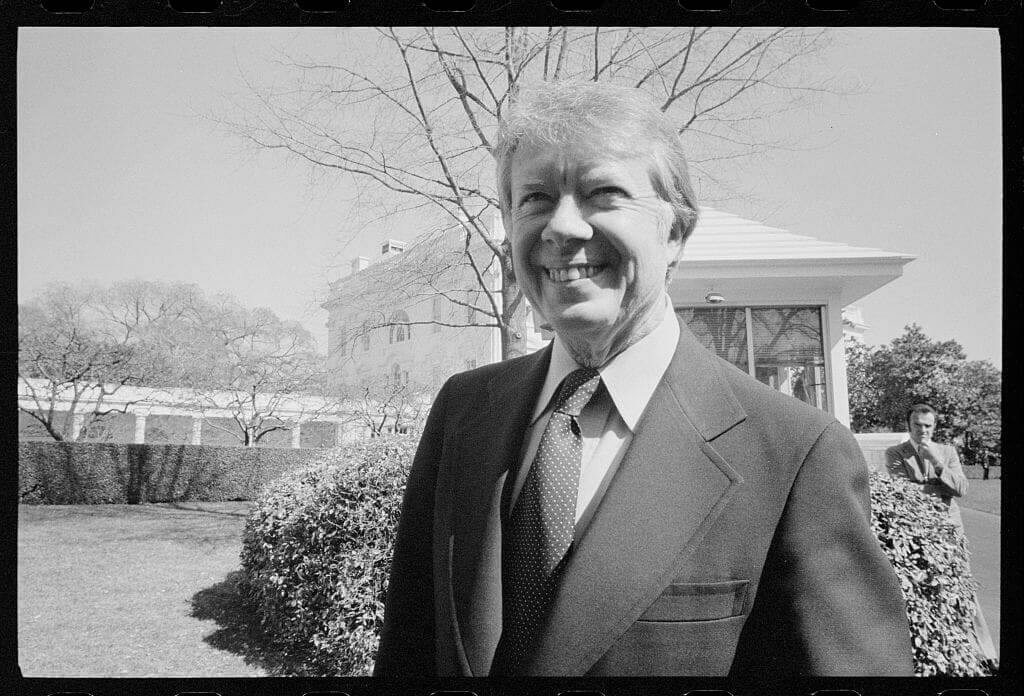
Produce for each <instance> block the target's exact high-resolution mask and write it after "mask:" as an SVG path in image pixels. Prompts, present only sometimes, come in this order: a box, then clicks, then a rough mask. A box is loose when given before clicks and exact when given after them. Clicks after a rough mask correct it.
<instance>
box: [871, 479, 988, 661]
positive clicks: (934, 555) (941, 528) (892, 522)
mask: <svg viewBox="0 0 1024 696" xmlns="http://www.w3.org/2000/svg"><path fill="white" fill-rule="evenodd" d="M871 527H872V529H873V531H874V532H875V535H876V536H877V537H878V541H879V543H880V544H881V545H882V549H884V550H885V553H886V555H888V557H889V560H890V562H892V565H893V568H894V569H895V570H896V575H897V576H898V577H899V581H900V589H902V590H903V598H904V599H905V600H906V602H907V617H908V618H909V620H910V635H911V642H912V643H913V646H914V669H915V672H916V674H918V675H920V676H933V675H948V676H985V675H988V674H989V673H990V672H989V670H988V668H987V666H986V665H985V664H984V663H983V661H982V660H983V656H981V655H979V654H978V653H977V651H976V650H975V647H974V642H973V635H974V627H973V617H974V610H975V607H974V593H975V590H976V584H975V582H974V580H973V578H972V577H971V572H970V565H969V558H970V555H969V552H968V550H967V541H966V539H965V537H964V534H963V531H962V530H961V529H960V528H959V527H957V526H956V525H955V524H953V523H952V522H950V520H949V513H948V510H947V508H946V507H945V505H943V504H942V502H941V501H939V500H937V499H936V498H934V497H933V496H930V495H926V494H925V493H923V492H922V491H921V489H920V487H919V486H917V485H915V484H912V483H910V482H909V481H906V480H905V479H901V478H890V477H888V476H886V475H880V474H877V473H873V474H872V475H871Z"/></svg>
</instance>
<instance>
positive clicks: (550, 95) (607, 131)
mask: <svg viewBox="0 0 1024 696" xmlns="http://www.w3.org/2000/svg"><path fill="white" fill-rule="evenodd" d="M524 147H540V148H544V149H562V150H564V149H567V148H570V147H578V148H582V149H583V151H584V152H586V151H588V150H591V151H593V152H597V153H601V154H607V155H610V156H615V157H644V158H647V159H649V160H650V163H651V183H652V185H653V186H654V189H655V191H657V193H658V195H659V196H660V197H661V198H662V199H663V200H665V201H666V202H667V203H668V204H669V205H671V206H672V211H673V214H674V216H675V219H674V222H673V225H672V232H673V235H674V236H677V237H678V239H679V240H680V241H681V242H685V241H686V240H687V238H689V236H690V234H691V233H692V232H693V228H694V227H695V226H696V225H697V217H698V209H697V200H696V196H695V194H694V191H693V185H692V183H691V182H690V173H689V166H688V164H687V162H686V155H685V153H684V152H683V145H682V142H681V140H680V138H679V133H678V131H677V130H676V127H675V126H674V125H673V124H672V123H671V121H670V120H669V119H668V117H667V116H665V114H664V113H663V112H662V111H661V110H660V109H659V108H658V107H657V106H656V105H655V104H654V102H653V101H652V99H651V97H650V96H649V95H648V94H647V93H646V92H644V91H642V90H639V89H633V88H629V87H619V86H617V85H612V84H609V83H607V82H543V83H539V84H536V85H532V86H528V87H523V88H521V89H520V91H519V92H518V93H517V94H516V95H515V97H514V98H513V100H512V103H511V106H510V108H509V110H508V111H507V112H506V113H505V114H504V116H503V117H502V119H501V121H500V122H499V124H498V133H497V138H496V141H495V143H494V146H493V148H492V154H493V155H494V159H495V161H496V164H497V172H498V201H499V204H500V206H501V213H502V217H503V218H504V219H505V227H506V229H510V213H511V209H512V201H511V196H512V191H511V181H510V179H511V168H512V159H513V157H514V155H515V153H516V152H517V151H518V150H520V149H522V148H524ZM673 265H674V264H673Z"/></svg>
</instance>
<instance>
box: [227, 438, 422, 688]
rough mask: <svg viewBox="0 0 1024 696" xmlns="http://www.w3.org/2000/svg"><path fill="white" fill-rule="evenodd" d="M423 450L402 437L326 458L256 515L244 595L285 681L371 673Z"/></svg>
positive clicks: (275, 489)
mask: <svg viewBox="0 0 1024 696" xmlns="http://www.w3.org/2000/svg"><path fill="white" fill-rule="evenodd" d="M415 445H416V442H415V440H413V439H411V438H409V437H403V436H400V435H399V436H385V437H380V438H372V439H368V440H365V441H363V442H358V443H352V444H350V445H347V446H346V447H345V448H343V449H342V450H340V451H339V450H337V449H335V450H326V451H323V452H322V454H321V456H320V457H319V459H318V461H317V462H316V463H315V464H314V465H312V466H311V467H310V468H308V469H307V470H305V471H300V472H293V473H291V474H288V475H285V476H284V477H282V478H281V479H279V480H278V481H276V482H275V483H274V484H273V486H272V487H271V488H269V489H268V490H267V491H266V492H265V494H264V495H263V496H261V497H260V498H259V499H258V500H257V501H256V504H255V505H254V506H253V509H252V511H251V512H250V515H249V518H248V520H247V522H246V526H245V533H244V535H243V542H242V570H243V576H244V579H243V580H242V582H241V589H242V592H243V593H244V595H245V596H246V597H247V598H248V600H249V602H250V603H251V604H252V607H253V609H254V611H255V613H256V615H257V616H258V617H259V620H260V624H261V626H262V627H263V629H264V632H265V633H266V634H267V635H268V636H269V637H270V638H271V640H272V642H273V643H274V652H275V653H276V654H278V655H284V656H285V658H284V659H283V660H281V663H282V664H283V665H284V666H283V667H282V669H283V670H284V672H285V673H286V674H292V675H300V676H345V675H354V676H366V675H369V674H370V671H371V670H372V667H373V659H374V655H375V654H376V652H377V644H378V633H379V631H380V627H381V625H382V623H383V618H384V590H385V587H386V585H387V575H388V569H389V568H390V565H391V549H392V546H393V543H394V534H395V526H396V524H397V522H398V513H399V508H400V506H401V497H402V489H403V488H404V486H405V477H406V473H407V471H408V467H409V464H410V462H411V460H412V456H413V454H414V452H415Z"/></svg>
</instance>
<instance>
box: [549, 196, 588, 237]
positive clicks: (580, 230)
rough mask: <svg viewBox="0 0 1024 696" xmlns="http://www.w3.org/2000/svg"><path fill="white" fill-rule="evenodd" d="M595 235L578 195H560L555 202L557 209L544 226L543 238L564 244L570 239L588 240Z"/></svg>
mask: <svg viewBox="0 0 1024 696" xmlns="http://www.w3.org/2000/svg"><path fill="white" fill-rule="evenodd" d="M592 235H593V230H592V229H591V227H590V223H588V222H587V221H586V219H585V218H584V217H583V211H582V210H580V206H579V203H578V201H577V200H576V197H575V196H573V195H570V194H566V195H564V196H562V197H560V198H559V199H558V201H557V203H556V204H555V209H554V211H552V213H551V217H550V218H549V219H548V224H547V225H545V226H544V231H543V232H542V233H541V238H542V239H544V240H545V241H550V242H554V243H556V244H558V245H559V246H562V245H564V244H565V243H566V242H568V241H570V240H587V239H590V237H591V236H592Z"/></svg>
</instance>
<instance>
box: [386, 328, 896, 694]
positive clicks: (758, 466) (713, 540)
mask: <svg viewBox="0 0 1024 696" xmlns="http://www.w3.org/2000/svg"><path fill="white" fill-rule="evenodd" d="M550 352H551V349H550V347H549V348H547V349H545V350H543V351H540V352H538V353H535V354H533V355H530V356H526V357H523V358H518V359H515V360H511V361H507V362H503V363H498V364H495V365H489V366H487V367H483V368H480V369H478V370H474V371H472V372H467V373H463V374H460V375H456V376H454V377H452V378H451V379H450V380H449V381H448V383H447V384H446V385H445V386H444V388H443V389H442V390H441V392H440V393H439V394H438V397H437V399H436V401H435V403H434V407H433V409H432V411H431V414H430V417H429V419H428V422H427V425H426V428H425V430H424V432H423V436H422V440H421V443H420V447H419V451H418V452H417V455H416V458H415V462H414V464H413V467H412V471H411V473H410V477H409V482H408V486H407V489H406V494H405V501H404V507H403V514H402V519H401V521H400V524H399V529H398V539H397V541H396V552H395V560H394V565H393V567H392V575H391V581H390V583H391V584H390V587H389V592H388V597H387V605H386V612H385V625H384V631H383V635H382V639H381V646H380V651H379V654H378V659H377V665H376V669H375V674H377V675H381V676H401V675H432V674H439V675H442V676H448V675H450V676H460V675H461V676H485V675H487V674H488V671H489V669H490V666H491V660H492V658H493V655H494V650H495V647H496V645H497V643H498V639H499V637H500V635H501V616H502V590H501V576H502V566H501V559H502V541H503V537H502V527H503V525H505V524H507V521H508V498H509V488H510V485H506V484H507V483H508V482H509V481H510V480H513V479H514V477H515V474H516V470H517V468H518V466H519V459H520V449H521V446H522V439H523V432H524V429H525V428H526V427H527V426H528V423H529V419H530V415H531V412H532V410H533V408H534V405H535V401H536V399H537V395H538V392H539V390H540V387H541V384H542V383H543V381H544V377H545V374H546V370H547V365H548V361H549V358H550ZM868 516H869V498H868V489H867V467H866V465H865V464H864V461H863V458H862V455H861V453H860V450H859V448H858V446H857V444H856V441H855V440H854V439H853V437H852V436H851V435H850V433H849V431H847V430H846V429H845V428H843V427H842V426H841V425H840V424H838V423H837V422H835V421H834V420H833V419H832V418H830V417H829V416H828V415H826V414H824V413H821V412H820V411H817V410H815V409H812V408H810V407H808V406H806V405H804V404H802V403H800V402H799V401H797V400H796V399H793V398H791V397H788V396H784V395H781V394H779V393H777V392H775V391H774V390H772V389H770V388H769V387H767V386H764V385H761V384H759V383H757V382H755V381H754V380H752V379H751V378H750V377H749V376H748V375H746V374H744V373H742V372H740V371H739V370H737V369H735V368H733V367H732V366H730V365H728V364H727V363H725V362H724V361H722V360H720V359H718V358H717V357H715V356H713V355H711V354H710V353H709V352H707V351H706V350H705V349H704V348H703V347H702V346H701V345H700V344H699V343H698V342H697V340H696V339H695V338H694V337H693V335H692V334H691V333H690V332H689V330H688V329H686V328H685V326H684V327H682V331H681V336H680V339H679V344H678V347H677V349H676V353H675V356H674V357H673V359H672V362H671V364H670V365H669V368H668V370H667V371H666V373H665V375H664V377H663V378H662V380H661V383H660V384H659V386H658V388H657V389H656V390H655V392H654V395H653V396H652V398H651V401H650V403H649V404H648V406H647V409H646V411H645V412H644V416H643V417H642V419H641V421H640V423H639V425H638V427H637V430H636V432H635V434H634V437H633V440H632V442H631V443H630V446H629V448H628V450H627V451H626V453H625V455H624V458H623V460H622V462H621V464H620V466H619V469H618V471H617V472H616V474H615V476H614V478H613V480H612V482H611V484H610V485H609V487H608V489H607V491H606V492H605V495H604V497H603V499H602V501H601V503H600V506H599V507H598V509H597V512H596V513H595V515H594V517H593V519H592V520H591V521H590V524H589V526H588V527H587V529H586V531H585V532H584V533H583V535H582V537H581V538H580V539H579V543H578V546H576V548H575V549H574V550H573V551H572V555H571V557H570V558H569V560H568V562H567V565H566V567H565V571H564V575H563V577H562V581H561V586H560V588H559V591H558V594H557V595H556V598H555V600H554V604H553V606H552V609H551V613H550V616H549V620H548V623H547V624H546V627H545V628H544V629H543V630H542V632H541V635H540V637H539V639H538V642H537V646H536V651H535V654H534V656H533V659H532V660H530V661H528V662H527V664H526V673H527V674H534V675H557V676H572V675H613V676H614V675H725V674H727V673H730V671H731V672H732V673H733V674H735V675H755V676H756V675H766V676H767V675H771V676H778V675H784V674H796V673H811V674H838V675H881V674H910V673H911V672H912V666H911V664H910V655H911V648H910V639H909V631H908V626H907V621H906V614H905V610H904V606H903V600H902V596H901V594H900V590H899V587H898V583H897V580H896V577H895V575H894V573H893V570H892V568H891V566H890V565H889V562H888V561H887V559H886V558H885V556H884V555H883V553H882V551H881V550H880V548H879V546H878V542H877V541H876V540H875V538H874V536H873V535H872V534H871V532H870V528H869V527H868V524H867V520H868Z"/></svg>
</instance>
